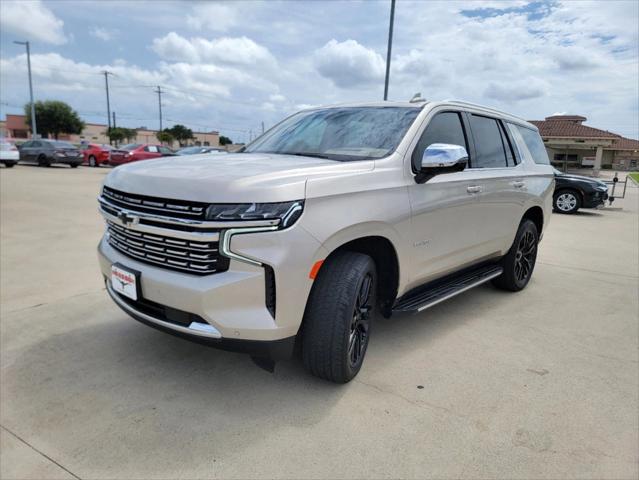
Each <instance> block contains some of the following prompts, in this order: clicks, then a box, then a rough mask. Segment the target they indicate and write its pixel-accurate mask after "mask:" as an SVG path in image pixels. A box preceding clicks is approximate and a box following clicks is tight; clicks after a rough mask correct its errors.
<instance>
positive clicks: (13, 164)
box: [4, 162, 17, 168]
mask: <svg viewBox="0 0 639 480" xmlns="http://www.w3.org/2000/svg"><path fill="white" fill-rule="evenodd" d="M16 163H17V162H4V166H5V167H7V168H13V167H14V166H15V164H16Z"/></svg>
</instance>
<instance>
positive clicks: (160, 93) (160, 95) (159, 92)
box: [153, 85, 162, 132]
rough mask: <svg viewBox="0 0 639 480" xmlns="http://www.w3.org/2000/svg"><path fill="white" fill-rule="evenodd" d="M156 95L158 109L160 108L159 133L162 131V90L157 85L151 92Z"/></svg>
mask: <svg viewBox="0 0 639 480" xmlns="http://www.w3.org/2000/svg"><path fill="white" fill-rule="evenodd" d="M153 91H154V92H155V93H157V94H158V107H159V108H160V132H161V131H162V88H161V87H160V86H159V85H158V89H157V90H153Z"/></svg>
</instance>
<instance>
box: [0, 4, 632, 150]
mask: <svg viewBox="0 0 639 480" xmlns="http://www.w3.org/2000/svg"><path fill="white" fill-rule="evenodd" d="M389 14H390V0H380V1H374V0H371V1H325V2H323V1H310V2H305V1H282V2H279V1H269V2H266V1H264V2H253V1H235V2H196V1H169V0H155V1H152V2H146V1H141V0H137V1H126V2H121V1H102V2H93V1H87V0H82V1H73V0H55V1H28V0H19V1H12V0H2V1H1V2H0V118H4V115H5V114H6V113H21V112H22V110H23V105H24V104H25V103H26V102H28V100H29V89H28V82H27V62H26V54H25V47H24V46H22V45H16V44H14V43H13V41H14V40H29V41H30V43H31V64H32V71H33V84H34V85H33V88H34V95H35V98H36V100H47V99H55V100H63V101H65V102H67V103H69V104H70V105H71V106H72V107H73V108H74V109H75V110H77V111H78V112H79V113H80V115H81V116H82V118H83V119H84V120H85V121H87V122H93V123H106V116H107V114H106V111H107V108H106V94H105V85H104V81H105V79H104V75H103V74H102V73H101V72H103V71H105V70H106V71H109V72H111V73H112V74H113V75H112V76H109V84H110V97H111V109H112V110H113V111H115V112H116V117H117V124H118V125H119V126H125V127H131V128H135V127H141V126H145V127H148V128H153V129H157V128H158V125H159V119H158V96H157V94H156V93H155V92H154V90H155V89H156V88H157V86H158V85H159V86H160V87H161V89H162V90H163V91H164V93H163V95H162V108H163V116H164V126H165V127H167V126H172V125H173V124H175V123H181V124H184V125H186V126H188V127H190V128H192V129H193V130H197V131H210V130H217V131H220V132H221V133H222V134H224V135H227V136H229V137H231V138H232V139H233V140H234V141H236V142H246V141H248V140H249V138H250V137H251V136H255V135H256V134H257V133H259V132H260V131H261V128H262V122H263V123H264V125H265V127H266V128H268V127H269V126H272V125H273V124H275V123H276V122H277V121H279V120H281V119H283V118H284V117H286V116H288V115H290V114H292V113H294V112H295V111H297V110H300V109H303V108H308V107H310V106H316V105H325V104H335V103H343V102H359V101H379V100H382V98H383V91H384V74H385V68H386V48H387V41H388V23H389ZM638 56H639V0H626V1H613V0H606V1H599V2H597V1H575V0H571V1H559V0H556V1H555V0H551V1H533V2H531V1H519V0H513V1H494V0H493V1H477V0H472V1H459V2H458V1H429V0H422V1H410V0H397V4H396V11H395V27H394V38H393V49H392V56H391V74H390V87H389V100H400V101H405V100H409V99H410V98H411V97H412V96H413V95H414V94H415V93H417V92H420V93H421V95H422V97H423V98H426V99H430V100H444V99H453V98H454V99H460V100H466V101H471V102H475V103H480V104H483V105H487V106H491V107H494V108H498V109H501V110H504V111H507V112H509V113H513V114H515V115H518V116H520V117H523V118H526V119H529V120H538V119H543V118H545V117H547V116H550V115H553V114H578V115H583V116H585V117H587V118H588V121H587V122H586V124H588V125H591V126H594V127H597V128H603V129H606V130H610V131H613V132H615V133H619V134H621V135H625V136H628V137H632V138H639V58H638Z"/></svg>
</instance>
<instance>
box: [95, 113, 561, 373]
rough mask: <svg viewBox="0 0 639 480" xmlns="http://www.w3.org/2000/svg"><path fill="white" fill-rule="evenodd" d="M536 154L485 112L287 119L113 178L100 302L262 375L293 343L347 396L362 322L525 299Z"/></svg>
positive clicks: (541, 164) (504, 118)
mask: <svg viewBox="0 0 639 480" xmlns="http://www.w3.org/2000/svg"><path fill="white" fill-rule="evenodd" d="M522 132H525V133H526V135H522ZM529 132H531V134H528V133H529ZM540 145H541V146H543V143H542V141H541V138H540V137H539V134H538V132H537V128H536V127H535V126H534V125H532V124H530V123H528V122H526V121H524V120H522V119H520V118H517V117H514V116H511V115H508V114H505V113H502V112H498V111H495V110H492V109H488V108H484V107H480V106H477V105H473V104H468V103H464V102H456V101H447V102H428V103H427V102H419V103H391V102H383V103H371V104H357V105H340V106H334V107H327V108H316V109H311V110H306V111H302V112H300V113H297V114H295V115H293V116H291V117H289V118H287V119H285V120H284V121H282V122H281V123H280V124H278V125H276V126H275V127H273V128H272V129H270V130H269V131H267V132H266V133H265V134H263V135H262V136H261V137H259V138H258V139H256V140H255V141H253V142H252V143H251V144H249V145H248V146H246V147H245V149H244V150H243V151H242V152H241V153H237V154H228V155H225V156H223V157H220V158H218V159H216V161H215V162H214V163H211V162H210V160H209V158H210V157H209V156H208V155H194V156H189V157H185V158H184V159H183V160H182V161H180V162H175V160H172V159H166V160H165V159H160V160H156V161H153V162H139V163H137V164H131V165H126V166H123V167H121V168H118V169H116V170H114V171H112V172H111V173H110V174H109V175H108V176H107V177H106V179H105V181H104V185H103V188H102V191H101V194H100V197H99V202H100V209H101V211H102V214H103V216H104V218H105V219H106V232H105V235H104V238H103V239H102V241H101V243H100V245H99V260H100V267H101V270H102V274H103V276H104V278H105V281H106V286H107V290H108V293H109V294H110V296H111V297H112V298H113V300H114V301H115V302H116V303H117V304H118V305H119V306H120V307H121V308H122V309H123V310H124V311H125V312H127V313H128V314H130V315H131V316H132V317H134V318H135V319H137V320H139V321H141V322H143V323H146V324H148V325H150V326H153V327H156V328H159V329H161V330H164V331H167V332H170V333H174V334H176V335H179V336H183V337H186V338H189V339H191V340H196V341H200V342H205V343H209V344H211V345H214V346H218V347H220V348H224V349H232V350H240V351H245V352H248V353H250V354H251V355H252V356H253V358H254V359H255V360H256V361H257V362H258V363H259V364H261V365H262V366H265V367H267V368H272V367H273V365H274V364H273V362H274V361H275V360H278V359H281V358H286V357H288V356H290V355H291V353H292V352H293V351H294V346H295V345H296V344H297V345H298V346H299V348H300V349H301V355H302V358H303V361H304V364H305V366H306V368H307V369H308V370H309V371H310V372H311V373H313V374H314V375H317V376H319V377H322V378H325V379H328V380H331V381H334V382H347V381H349V380H350V379H352V378H353V377H354V376H355V375H356V374H357V373H358V371H359V369H360V368H361V366H362V362H363V359H364V356H365V353H366V350H367V346H368V343H369V338H370V334H371V325H372V322H373V319H374V318H375V316H376V315H377V314H381V315H383V316H385V317H389V316H390V315H392V314H393V313H394V312H407V311H411V312H417V311H422V310H424V309H426V308H428V307H430V306H432V305H435V304H437V303H439V302H441V301H443V300H446V299H448V298H450V297H453V296H455V295H457V294H459V293H461V292H464V291H466V290H468V289H469V288H472V287H474V286H476V285H479V284H481V283H484V282H486V281H489V280H492V282H493V283H494V284H495V285H496V286H497V287H498V288H501V289H505V290H510V291H518V290H522V289H523V288H524V287H525V286H526V285H527V284H528V282H529V280H530V278H531V275H532V272H533V268H534V266H535V259H536V256H537V245H538V242H539V240H540V238H541V236H542V234H543V232H544V231H545V228H546V226H547V224H548V220H549V219H550V212H551V209H552V192H553V186H554V176H553V171H552V168H551V167H550V165H549V162H548V158H547V156H546V155H545V154H541V153H540V152H542V151H543V152H545V150H544V149H543V148H539V146H540ZM533 152H535V153H534V154H533Z"/></svg>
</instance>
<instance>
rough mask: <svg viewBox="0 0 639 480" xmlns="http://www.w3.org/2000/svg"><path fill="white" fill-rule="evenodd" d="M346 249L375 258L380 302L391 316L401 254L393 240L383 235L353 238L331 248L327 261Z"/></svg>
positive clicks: (384, 312)
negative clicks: (398, 252) (399, 254)
mask: <svg viewBox="0 0 639 480" xmlns="http://www.w3.org/2000/svg"><path fill="white" fill-rule="evenodd" d="M344 251H348V252H358V253H363V254H365V255H368V256H370V257H371V258H372V259H373V261H374V262H375V266H376V268H377V282H378V302H379V305H380V308H381V311H382V314H383V315H384V316H386V317H388V316H390V312H391V308H392V306H393V303H394V301H395V298H396V297H397V292H398V289H399V282H400V267H399V265H400V263H399V256H398V254H397V250H396V248H395V246H394V244H393V242H392V241H391V240H390V239H389V238H387V237H385V236H382V235H365V236H362V237H357V238H353V239H351V240H348V241H346V242H344V243H342V244H340V245H338V246H336V247H335V248H333V249H332V250H330V253H329V255H328V256H327V257H326V259H325V261H326V260H328V259H329V258H331V257H332V256H334V255H336V254H337V253H339V252H344Z"/></svg>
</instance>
